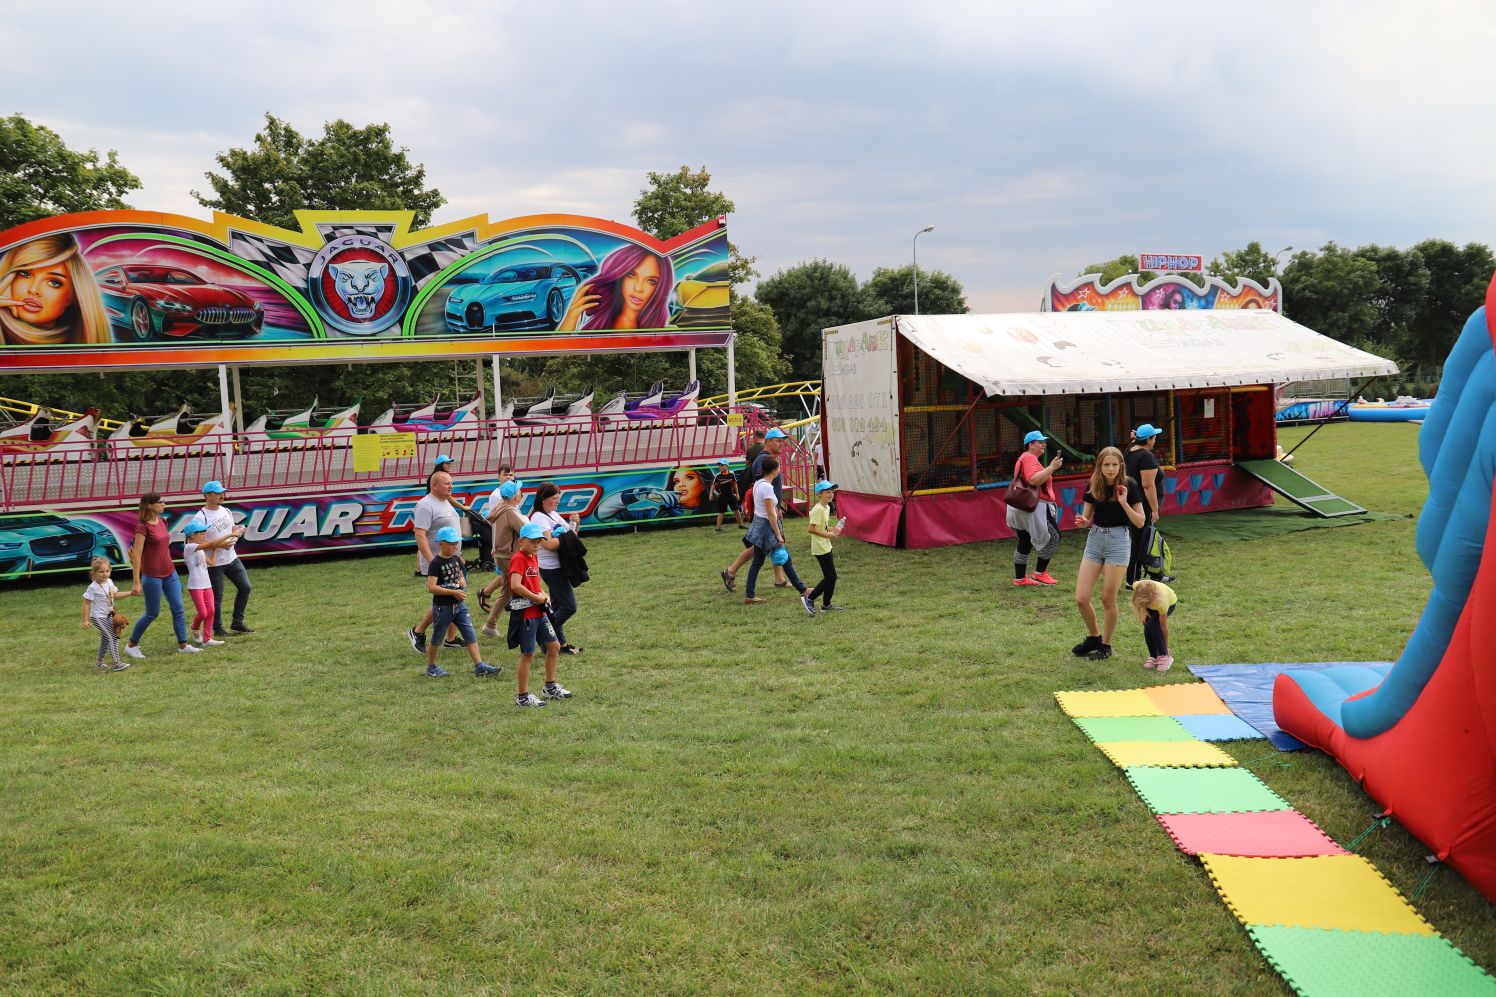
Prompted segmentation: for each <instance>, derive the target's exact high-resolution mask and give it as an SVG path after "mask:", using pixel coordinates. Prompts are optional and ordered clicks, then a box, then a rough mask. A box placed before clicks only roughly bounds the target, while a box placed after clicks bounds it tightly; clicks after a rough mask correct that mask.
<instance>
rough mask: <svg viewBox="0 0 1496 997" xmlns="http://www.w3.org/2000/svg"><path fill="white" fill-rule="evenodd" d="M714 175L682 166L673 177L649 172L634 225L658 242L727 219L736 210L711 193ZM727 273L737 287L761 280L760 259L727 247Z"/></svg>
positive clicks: (725, 199)
mask: <svg viewBox="0 0 1496 997" xmlns="http://www.w3.org/2000/svg"><path fill="white" fill-rule="evenodd" d="M711 182H712V175H711V174H710V173H708V172H707V169H706V167H705V166H703V167H701V169H699V170H696V171H695V172H692V170H691V168H690V167H689V166H682V167H681V168H680V169H678V170H676V171H675V172H674V173H656V172H655V171H654V170H650V171H649V186H648V187H646V188H645V189H644V190H641V191H640V192H639V196H638V198H636V199H635V200H634V224H636V225H638V226H639V227H640V228H641V229H643V230H644V231H646V232H648V233H649V234H650V235H652V236H654V237H655V238H656V239H673V238H675V237H676V236H678V235H680V234H681V233H682V232H689V231H691V230H692V229H693V228H695V227H696V226H698V225H703V224H705V223H706V222H709V221H711V220H712V219H713V218H724V217H726V216H727V215H730V214H732V213H733V211H734V210H736V207H735V206H734V204H733V203H732V201H731V200H729V199H728V197H727V195H725V194H723V193H721V192H720V191H714V190H708V189H707V185H708V184H710V183H711ZM727 250H728V259H727V273H728V278H729V279H730V280H731V281H732V284H733V286H734V287H736V286H737V285H739V284H744V283H747V282H748V281H750V280H752V279H753V278H755V277H757V276H758V271H757V270H755V269H754V268H753V264H754V262H755V260H756V259H757V257H753V256H744V255H743V254H742V253H741V252H739V251H738V247H737V245H736V244H735V243H733V242H731V241H729V242H728V244H727Z"/></svg>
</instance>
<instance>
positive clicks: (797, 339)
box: [754, 259, 888, 380]
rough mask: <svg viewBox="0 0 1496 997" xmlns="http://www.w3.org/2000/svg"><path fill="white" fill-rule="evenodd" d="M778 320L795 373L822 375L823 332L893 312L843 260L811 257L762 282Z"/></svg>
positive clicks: (759, 293) (764, 299)
mask: <svg viewBox="0 0 1496 997" xmlns="http://www.w3.org/2000/svg"><path fill="white" fill-rule="evenodd" d="M754 297H756V298H757V299H758V300H759V302H760V303H761V304H765V305H768V306H769V307H770V308H771V309H773V311H774V317H775V318H776V319H778V320H779V328H780V330H781V331H782V332H783V343H784V346H783V348H784V352H785V354H786V355H787V357H788V360H789V364H790V376H791V377H792V378H794V379H796V380H799V379H814V378H818V377H820V376H821V330H822V329H826V328H829V327H830V326H834V325H846V324H847V323H848V322H861V321H864V320H866V319H870V318H877V317H878V316H879V315H885V314H888V313H887V311H886V310H885V306H884V304H883V302H880V301H878V300H877V299H876V298H874V297H873V296H872V295H871V294H869V293H868V292H867V291H866V290H865V289H864V288H862V287H861V286H860V285H859V284H858V283H857V277H856V275H855V274H853V273H852V271H851V270H848V269H847V268H846V267H845V266H843V265H842V264H840V263H832V262H831V261H830V260H825V259H820V260H811V261H809V262H808V263H801V264H798V265H797V266H793V267H790V268H788V269H786V270H781V271H779V272H778V273H776V274H774V275H773V276H772V277H768V278H765V279H764V280H762V281H760V282H759V285H758V288H757V290H756V291H755V292H754Z"/></svg>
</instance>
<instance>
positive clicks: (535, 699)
mask: <svg viewBox="0 0 1496 997" xmlns="http://www.w3.org/2000/svg"><path fill="white" fill-rule="evenodd" d="M514 705H515V706H544V705H545V700H543V699H541V698H540V697H539V696H537V695H535V694H534V693H533V692H527V693H525V694H524V695H523V696H516V697H515V698H514Z"/></svg>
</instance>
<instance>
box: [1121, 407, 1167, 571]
mask: <svg viewBox="0 0 1496 997" xmlns="http://www.w3.org/2000/svg"><path fill="white" fill-rule="evenodd" d="M1162 433H1163V430H1162V429H1159V428H1158V427H1156V426H1154V425H1153V424H1152V423H1148V422H1145V423H1143V424H1142V425H1141V426H1139V427H1138V428H1137V429H1135V430H1133V433H1132V445H1131V446H1130V447H1128V448H1127V457H1126V460H1127V476H1128V477H1129V478H1131V479H1132V480H1134V481H1136V482H1137V483H1138V484H1139V485H1140V486H1142V490H1141V491H1140V492H1138V497H1139V498H1141V499H1142V500H1143V526H1142V528H1141V529H1137V530H1134V531H1133V533H1132V557H1131V558H1130V559H1129V560H1128V562H1127V587H1128V588H1132V583H1133V582H1135V581H1137V580H1138V579H1139V578H1141V577H1143V557H1144V556H1145V555H1146V554H1147V553H1148V551H1147V546H1148V545H1147V544H1146V543H1145V541H1146V540H1147V538H1148V535H1149V531H1148V527H1149V526H1151V525H1153V524H1154V523H1157V522H1158V514H1159V500H1158V458H1157V457H1155V456H1154V455H1153V445H1154V444H1155V443H1157V442H1158V438H1159V436H1160V435H1161V434H1162Z"/></svg>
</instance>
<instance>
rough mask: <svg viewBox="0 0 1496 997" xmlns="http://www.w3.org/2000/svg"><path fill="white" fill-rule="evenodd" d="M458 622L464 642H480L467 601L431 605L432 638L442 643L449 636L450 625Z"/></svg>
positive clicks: (458, 630) (458, 628)
mask: <svg viewBox="0 0 1496 997" xmlns="http://www.w3.org/2000/svg"><path fill="white" fill-rule="evenodd" d="M452 624H456V625H457V632H458V633H459V634H461V635H462V642H463V643H464V644H476V643H478V631H476V630H474V629H473V618H472V617H471V616H469V615H468V608H467V603H465V602H459V603H458V604H457V605H455V606H432V607H431V639H432V640H434V641H436V642H437V643H440V642H441V641H443V640H445V639H446V637H447V628H448V626H450V625H452Z"/></svg>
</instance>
